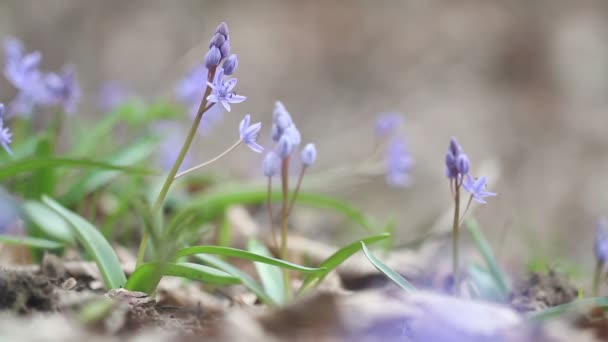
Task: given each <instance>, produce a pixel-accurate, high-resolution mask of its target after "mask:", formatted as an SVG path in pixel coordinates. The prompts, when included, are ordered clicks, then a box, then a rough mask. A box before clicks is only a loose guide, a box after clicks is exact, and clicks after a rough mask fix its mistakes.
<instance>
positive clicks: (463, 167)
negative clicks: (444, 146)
mask: <svg viewBox="0 0 608 342" xmlns="http://www.w3.org/2000/svg"><path fill="white" fill-rule="evenodd" d="M445 166H446V168H445V174H446V176H447V177H448V178H449V179H454V178H458V179H460V177H462V176H464V175H466V174H467V173H468V172H469V168H470V162H469V158H468V157H467V155H466V154H464V153H463V152H462V147H460V145H459V144H458V142H457V141H456V138H454V137H452V139H450V145H449V147H448V153H447V154H446V156H445Z"/></svg>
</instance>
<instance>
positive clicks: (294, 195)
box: [287, 167, 306, 216]
mask: <svg viewBox="0 0 608 342" xmlns="http://www.w3.org/2000/svg"><path fill="white" fill-rule="evenodd" d="M304 172H306V167H303V168H302V171H300V175H299V176H298V183H297V184H296V190H295V191H294V192H293V195H292V197H291V202H290V203H289V209H287V216H289V215H291V209H293V205H294V203H295V202H296V199H297V198H298V192H300V186H301V185H302V178H304Z"/></svg>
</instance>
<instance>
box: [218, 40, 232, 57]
mask: <svg viewBox="0 0 608 342" xmlns="http://www.w3.org/2000/svg"><path fill="white" fill-rule="evenodd" d="M220 54H221V56H222V58H226V57H228V56H230V40H226V41H225V42H223V43H222V45H221V46H220Z"/></svg>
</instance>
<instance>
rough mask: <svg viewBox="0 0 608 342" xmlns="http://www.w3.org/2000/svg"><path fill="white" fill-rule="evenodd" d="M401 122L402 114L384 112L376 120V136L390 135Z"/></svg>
mask: <svg viewBox="0 0 608 342" xmlns="http://www.w3.org/2000/svg"><path fill="white" fill-rule="evenodd" d="M401 124H403V116H402V115H401V114H399V113H384V114H380V116H378V119H377V120H376V129H375V131H376V136H377V137H379V138H384V137H387V136H390V135H392V134H393V133H395V131H397V129H399V126H401Z"/></svg>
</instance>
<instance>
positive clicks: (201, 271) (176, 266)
mask: <svg viewBox="0 0 608 342" xmlns="http://www.w3.org/2000/svg"><path fill="white" fill-rule="evenodd" d="M159 275H160V276H173V277H180V278H186V279H191V280H198V281H202V282H205V283H210V284H218V285H230V284H240V283H241V281H240V279H239V278H237V277H235V276H232V275H230V274H228V273H226V272H223V271H220V270H218V269H215V268H211V267H207V266H203V265H199V264H194V263H189V262H178V263H154V262H153V263H147V264H143V265H141V266H140V267H138V268H137V269H136V270H135V272H133V274H131V277H129V281H127V284H126V285H125V288H126V289H127V290H130V291H141V292H145V293H152V292H153V291H154V290H155V289H156V284H158V282H157V281H154V280H155V278H157V277H158V276H159Z"/></svg>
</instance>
